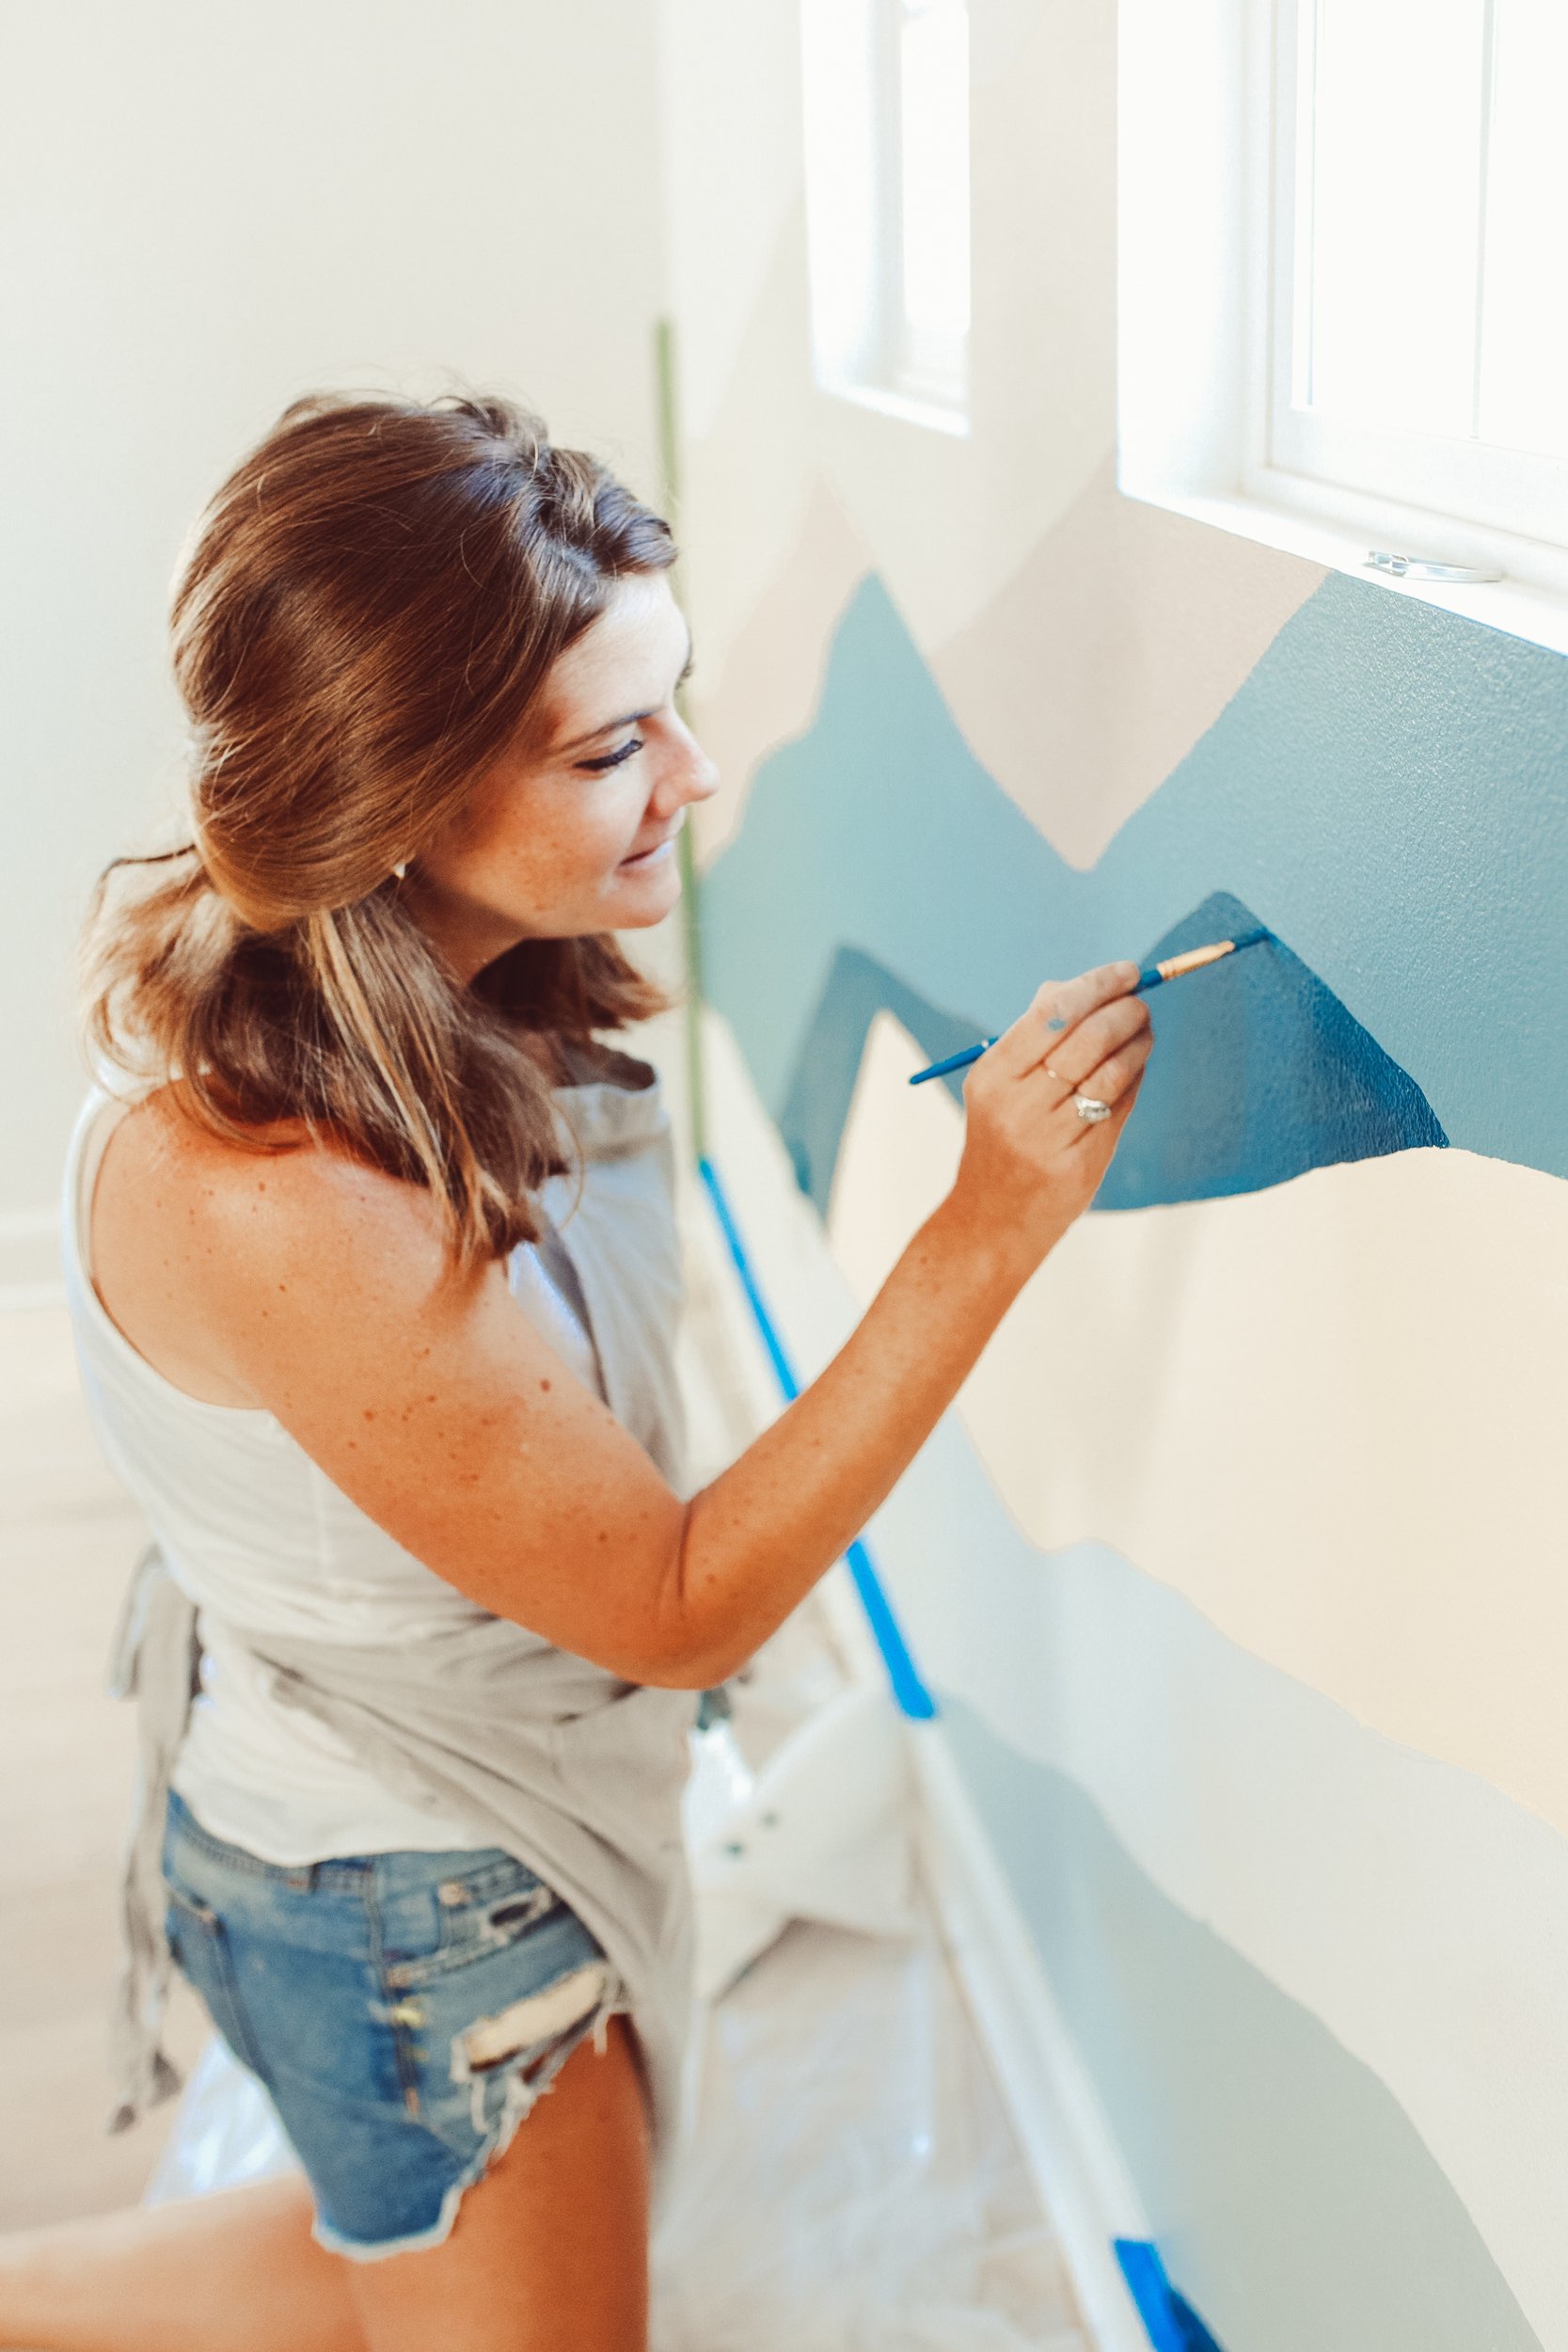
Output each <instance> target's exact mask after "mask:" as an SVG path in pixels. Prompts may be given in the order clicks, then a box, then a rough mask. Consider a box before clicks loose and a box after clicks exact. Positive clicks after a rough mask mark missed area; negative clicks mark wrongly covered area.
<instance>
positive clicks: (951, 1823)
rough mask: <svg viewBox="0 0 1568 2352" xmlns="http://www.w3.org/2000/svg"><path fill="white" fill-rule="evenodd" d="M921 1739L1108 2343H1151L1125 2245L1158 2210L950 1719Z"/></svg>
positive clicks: (992, 1997) (1032, 2141)
mask: <svg viewBox="0 0 1568 2352" xmlns="http://www.w3.org/2000/svg"><path fill="white" fill-rule="evenodd" d="M909 1738H910V1743H911V1751H912V1753H913V1756H914V1764H915V1774H916V1785H917V1787H918V1788H919V1789H920V1792H921V1796H922V1799H923V1804H922V1807H921V1821H920V1836H921V1844H922V1860H923V1864H924V1867H925V1874H926V1879H927V1886H928V1887H929V1890H930V1893H931V1896H932V1898H933V1900H934V1901H935V1904H936V1909H937V1915H938V1917H939V1918H940V1919H941V1921H942V1930H943V1932H944V1934H945V1936H946V1938H947V1943H948V1948H949V1951H950V1953H951V1955H952V1959H953V1963H954V1966H955V1967H956V1969H957V1971H958V1980H959V1982H960V1983H961V1984H962V1986H963V1989H964V1994H965V1995H966V1997H967V1999H968V2002H969V2008H970V2013H971V2015H972V2016H973V2018H974V2025H975V2027H976V2030H977V2031H978V2033H979V2036H980V2040H981V2042H982V2043H983V2045H984V2047H985V2050H986V2054H987V2056H988V2057H989V2058H990V2062H991V2068H992V2071H993V2073H994V2074H995V2077H996V2084H997V2088H998V2090H1000V2092H1001V2094H1002V2099H1003V2103H1004V2105H1005V2106H1006V2109H1007V2112H1008V2114H1009V2116H1010V2117H1011V2119H1012V2123H1013V2128H1014V2130H1015V2131H1016V2132H1017V2134H1018V2137H1019V2140H1020V2143H1021V2145H1022V2150H1023V2154H1024V2159H1025V2161H1026V2163H1027V2164H1028V2167H1029V2169H1030V2172H1031V2174H1032V2176H1033V2178H1034V2182H1035V2186H1036V2188H1037V2190H1038V2192H1039V2198H1040V2202H1041V2204H1042V2205H1043V2206H1044V2207H1045V2210H1046V2211H1047V2213H1049V2215H1050V2216H1051V2219H1052V2223H1053V2227H1054V2229H1055V2232H1056V2234H1057V2237H1058V2238H1059V2239H1060V2241H1061V2246H1062V2251H1063V2253H1064V2254H1065V2256H1066V2257H1067V2264H1068V2268H1069V2271H1070V2272H1071V2274H1072V2283H1073V2286H1074V2288H1075V2290H1076V2292H1077V2296H1078V2301H1079V2305H1080V2307H1081V2309H1082V2311H1083V2313H1084V2317H1085V2320H1086V2321H1087V2323H1088V2326H1089V2329H1090V2331H1091V2333H1092V2335H1093V2337H1094V2340H1095V2343H1096V2344H1097V2346H1098V2347H1099V2352H1148V2330H1147V2328H1145V2326H1144V2323H1143V2319H1142V2317H1141V2315H1140V2314H1139V2312H1138V2307H1137V2305H1136V2304H1135V2303H1134V2302H1133V2300H1132V2296H1131V2294H1130V2293H1129V2291H1128V2287H1127V2281H1126V2280H1125V2279H1124V2278H1123V2276H1122V2273H1121V2265H1120V2264H1119V2263H1118V2262H1117V2258H1116V2253H1115V2250H1114V2246H1113V2241H1114V2240H1115V2239H1117V2238H1118V2237H1122V2238H1147V2237H1148V2234H1149V2231H1148V2217H1147V2216H1146V2214H1145V2212H1144V2210H1143V2206H1142V2203H1141V2201H1140V2200H1139V2197H1138V2193H1137V2191H1136V2189H1135V2188H1134V2187H1133V2185H1132V2180H1131V2178H1130V2177H1129V2174H1128V2171H1127V2167H1126V2165H1125V2164H1124V2163H1123V2161H1122V2156H1121V2152H1120V2150H1119V2148H1118V2147H1117V2143H1116V2140H1115V2138H1114V2137H1113V2135H1112V2132H1111V2129H1110V2125H1109V2124H1108V2122H1106V2119H1105V2112H1104V2109H1103V2107H1102V2106H1101V2102H1100V2097H1099V2093H1098V2092H1097V2091H1096V2090H1095V2087H1094V2084H1093V2082H1092V2081H1091V2079H1090V2077H1089V2074H1088V2071H1087V2069H1086V2068H1085V2064H1084V2061H1083V2058H1081V2057H1080V2055H1079V2052H1078V2047H1077V2044H1076V2043H1075V2042H1074V2041H1073V2039H1072V2036H1071V2034H1070V2032H1069V2029H1068V2026H1067V2022H1066V2020H1065V2019H1064V2017H1063V2015H1062V2012H1061V2010H1060V2008H1059V2006H1058V2004H1057V2001H1056V1997H1055V1994H1053V1992H1052V1989H1051V1985H1050V1982H1049V1979H1047V1977H1046V1974H1045V1970H1044V1968H1043V1967H1042V1965H1041V1963H1040V1958H1039V1954H1038V1951H1037V1948H1036V1946H1035V1943H1034V1940H1033V1938H1032V1937H1031V1935H1030V1933H1029V1931H1028V1928H1027V1927H1026V1926H1025V1924H1024V1920H1023V1917H1022V1913H1021V1912H1020V1910H1019V1908H1018V1904H1017V1902H1016V1901H1015V1900H1014V1898H1013V1893H1012V1890H1011V1888H1010V1887H1009V1886H1008V1884H1007V1882H1006V1878H1005V1877H1004V1876H1003V1873H1002V1869H1001V1866H1000V1864H999V1863H998V1862H997V1859H996V1855H995V1852H994V1851H993V1850H992V1847H991V1844H990V1838H989V1837H988V1836H987V1835H986V1831H985V1827H984V1824H983V1823H982V1821H981V1820H980V1817H979V1815H978V1813H977V1812H976V1811H975V1809H974V1805H973V1804H971V1802H970V1799H969V1796H968V1794H967V1792H966V1790H965V1788H964V1786H963V1783H962V1781H961V1779H960V1778H959V1775H958V1768H957V1767H956V1765H955V1764H954V1762H953V1757H952V1755H951V1752H950V1750H949V1748H948V1745H947V1740H946V1735H945V1733H944V1732H943V1730H942V1723H941V1719H940V1718H939V1719H938V1720H937V1721H936V1722H935V1723H929V1724H910V1726H909Z"/></svg>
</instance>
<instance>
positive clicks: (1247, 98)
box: [1121, 0, 1568, 643]
mask: <svg viewBox="0 0 1568 2352" xmlns="http://www.w3.org/2000/svg"><path fill="white" fill-rule="evenodd" d="M1178 14H1180V16H1181V17H1182V19H1183V26H1184V29H1185V31H1186V32H1187V34H1188V36H1189V39H1188V40H1187V42H1186V44H1185V47H1184V49H1183V46H1182V44H1181V43H1180V41H1179V40H1177V39H1176V37H1175V32H1174V28H1173V27H1172V26H1171V25H1170V24H1168V23H1166V22H1164V21H1163V20H1164V19H1167V18H1169V17H1171V16H1173V15H1178ZM1195 34H1196V39H1195V38H1192V36H1194V35H1195ZM1121 38H1122V52H1121V58H1122V62H1121V75H1122V89H1121V99H1122V104H1121V138H1122V155H1121V196H1122V205H1123V219H1122V223H1121V234H1122V388H1121V389H1122V482H1123V486H1124V488H1126V489H1128V490H1129V491H1130V492H1131V493H1132V494H1133V495H1135V496H1140V497H1149V498H1153V499H1155V500H1156V501H1159V502H1161V503H1165V504H1175V505H1180V506H1185V507H1187V508H1189V509H1190V510H1191V511H1195V512H1196V511H1199V510H1200V509H1201V508H1203V507H1205V506H1207V507H1208V508H1209V509H1210V510H1211V511H1212V510H1213V509H1214V508H1215V506H1216V502H1217V503H1218V504H1228V506H1229V507H1230V509H1231V512H1230V514H1229V516H1220V515H1219V514H1218V513H1217V512H1213V515H1212V518H1214V519H1228V520H1229V521H1230V524H1231V527H1232V528H1235V529H1239V530H1243V531H1251V532H1252V533H1253V535H1255V536H1258V537H1263V538H1271V539H1274V540H1275V541H1276V542H1277V543H1279V544H1281V545H1286V546H1296V547H1299V548H1301V551H1303V552H1307V553H1312V554H1315V555H1318V556H1320V557H1323V558H1324V559H1325V560H1327V561H1330V562H1333V563H1337V564H1340V565H1342V566H1345V567H1349V566H1350V565H1353V564H1364V562H1365V559H1366V557H1367V555H1368V552H1369V549H1370V548H1371V547H1373V546H1374V545H1375V546H1376V547H1378V548H1383V549H1386V550H1387V549H1394V550H1399V551H1402V552H1403V553H1406V554H1409V555H1412V556H1417V557H1425V558H1429V559H1434V560H1436V561H1438V562H1442V561H1445V560H1446V561H1448V562H1449V563H1451V564H1457V565H1459V566H1462V567H1468V568H1470V569H1471V570H1472V571H1473V572H1479V573H1482V574H1487V575H1491V576H1494V577H1495V576H1496V575H1497V574H1498V573H1503V574H1506V575H1508V576H1509V580H1508V586H1507V587H1506V588H1505V589H1504V590H1501V591H1499V590H1497V589H1487V588H1480V589H1467V590H1465V591H1464V592H1463V594H1460V593H1458V592H1455V594H1453V595H1452V596H1449V595H1443V596H1440V598H1439V600H1441V601H1445V602H1453V603H1456V604H1457V605H1458V606H1459V608H1460V609H1462V610H1466V611H1471V612H1475V613H1476V614H1477V615H1478V616H1479V617H1484V618H1487V619H1491V620H1496V621H1497V622H1498V624H1499V625H1500V626H1502V627H1508V628H1520V629H1521V630H1522V631H1523V633H1527V634H1530V635H1541V636H1544V637H1545V639H1546V641H1547V642H1551V643H1558V642H1560V641H1564V640H1568V614H1559V615H1558V616H1557V617H1555V618H1551V617H1546V618H1543V617H1542V616H1541V615H1539V614H1537V615H1536V617H1535V618H1534V619H1531V618H1530V617H1529V616H1528V614H1526V613H1524V612H1523V610H1522V608H1519V607H1518V604H1517V593H1516V592H1517V591H1518V589H1519V588H1520V587H1521V586H1523V587H1524V588H1526V589H1528V590H1529V591H1530V592H1531V593H1532V594H1533V596H1534V597H1535V599H1536V601H1537V602H1538V603H1539V601H1540V599H1541V596H1542V595H1543V593H1544V594H1545V595H1547V596H1556V597H1563V596H1568V297H1565V296H1564V294H1563V292H1562V286H1563V282H1564V260H1565V248H1568V138H1565V137H1564V135H1563V133H1562V129H1561V121H1560V118H1561V113H1562V105H1563V101H1564V98H1565V97H1568V0H1192V11H1191V14H1189V13H1188V10H1187V9H1185V8H1184V9H1182V10H1180V11H1175V10H1171V9H1170V8H1168V6H1167V5H1166V0H1122V7H1121ZM1162 376H1163V378H1164V382H1163V383H1162ZM1291 517H1294V518H1295V522H1294V528H1292V526H1291ZM1271 518H1272V519H1271ZM1511 596H1512V601H1511ZM1505 608H1506V609H1505Z"/></svg>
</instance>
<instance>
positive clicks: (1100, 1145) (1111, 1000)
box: [950, 963, 1154, 1271]
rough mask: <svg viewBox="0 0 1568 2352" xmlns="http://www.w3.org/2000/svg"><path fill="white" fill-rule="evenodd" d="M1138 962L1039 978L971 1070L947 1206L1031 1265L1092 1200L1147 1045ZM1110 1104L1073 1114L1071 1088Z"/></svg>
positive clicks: (979, 1234)
mask: <svg viewBox="0 0 1568 2352" xmlns="http://www.w3.org/2000/svg"><path fill="white" fill-rule="evenodd" d="M1137 977H1138V967H1137V965H1136V964H1135V963H1105V964H1101V966H1100V968H1099V970H1098V971H1095V972H1085V973H1081V974H1080V976H1079V977H1078V978H1077V979H1075V980H1062V981H1057V980H1048V981H1047V982H1046V984H1045V986H1044V987H1043V988H1042V989H1041V990H1040V991H1039V992H1038V993H1037V996H1036V998H1035V1000H1034V1003H1033V1004H1032V1005H1031V1006H1030V1007H1029V1009H1028V1010H1027V1012H1025V1013H1024V1014H1023V1015H1022V1019H1020V1020H1018V1021H1015V1022H1014V1024H1013V1025H1012V1027H1011V1028H1010V1029H1008V1030H1007V1031H1006V1034H1005V1035H1004V1036H1002V1037H999V1038H998V1039H997V1041H996V1043H995V1044H994V1045H993V1046H992V1047H991V1048H990V1052H989V1053H986V1054H982V1056H981V1057H980V1059H979V1060H978V1061H977V1062H975V1063H974V1065H973V1067H972V1068H971V1070H970V1073H969V1076H968V1078H967V1080H966V1081H965V1084H964V1107H965V1110H966V1112H967V1113H968V1133H967V1135H966V1136H965V1140H964V1151H963V1158H962V1160H961V1162H960V1163H959V1167H958V1176H957V1178H956V1180H955V1182H954V1185H953V1190H952V1194H951V1195H950V1205H951V1208H952V1209H953V1211H954V1212H955V1213H957V1214H958V1216H961V1218H962V1219H963V1220H964V1222H965V1223H966V1225H968V1226H971V1227H973V1229H974V1233H975V1235H976V1237H977V1238H980V1237H984V1238H987V1239H990V1240H994V1239H996V1238H998V1237H1005V1238H1006V1239H1007V1240H1008V1241H1009V1242H1011V1243H1012V1244H1014V1245H1016V1247H1017V1248H1019V1249H1020V1250H1021V1251H1022V1253H1023V1254H1024V1256H1025V1257H1026V1258H1027V1261H1028V1264H1029V1267H1030V1270H1031V1271H1032V1270H1033V1268H1034V1266H1035V1265H1037V1264H1038V1263H1039V1261H1040V1259H1041V1258H1043V1257H1044V1256H1045V1254H1046V1252H1047V1251H1048V1250H1049V1249H1050V1248H1052V1247H1053V1245H1054V1244H1055V1243H1056V1242H1057V1241H1059V1240H1060V1239H1061V1237H1062V1235H1063V1234H1064V1233H1065V1232H1067V1229H1068V1227H1069V1225H1070V1224H1071V1223H1072V1221H1073V1219H1074V1218H1075V1217H1076V1216H1080V1215H1081V1214H1082V1213H1083V1211H1084V1210H1085V1209H1086V1208H1087V1207H1088V1205H1089V1202H1090V1201H1091V1200H1093V1198H1094V1196H1095V1193H1096V1191H1097V1190H1098V1188H1099V1185H1100V1182H1101V1178H1102V1177H1103V1175H1104V1173H1105V1170H1106V1168H1107V1167H1108V1166H1109V1164H1110V1159H1111V1154H1112V1152H1114V1151H1115V1150H1116V1148H1117V1139H1118V1137H1119V1136H1120V1135H1121V1131H1122V1128H1123V1127H1124V1126H1125V1125H1126V1123H1127V1115H1128V1113H1129V1111H1131V1109H1132V1104H1133V1103H1134V1102H1135V1101H1136V1100H1137V1093H1138V1085H1139V1082H1140V1080H1141V1079H1142V1076H1143V1071H1144V1064H1145V1063H1146V1062H1147V1061H1148V1057H1149V1052H1150V1049H1151V1047H1152V1045H1153V1042H1154V1041H1153V1036H1152V1034H1151V1032H1150V1029H1149V1022H1148V1003H1147V1001H1146V1000H1145V998H1143V997H1142V996H1133V995H1130V994H1129V993H1128V992H1129V991H1130V990H1131V988H1132V985H1133V983H1134V981H1135V980H1136V979H1137ZM1077 1094H1082V1095H1085V1096H1086V1097H1088V1098H1089V1099H1091V1100H1092V1101H1095V1102H1100V1103H1104V1104H1108V1105H1109V1106H1110V1111H1111V1116H1110V1118H1109V1119H1101V1120H1086V1119H1082V1118H1080V1117H1079V1114H1078V1110H1077V1107H1076V1104H1075V1103H1074V1100H1073V1097H1074V1096H1075V1095H1077Z"/></svg>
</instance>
